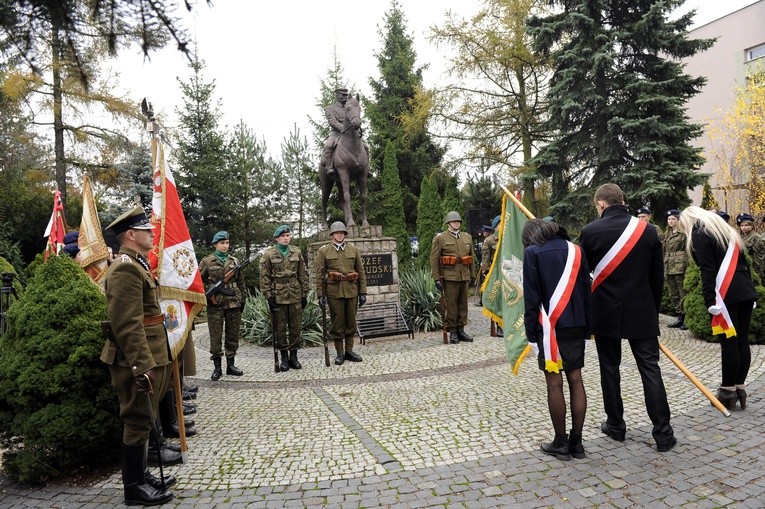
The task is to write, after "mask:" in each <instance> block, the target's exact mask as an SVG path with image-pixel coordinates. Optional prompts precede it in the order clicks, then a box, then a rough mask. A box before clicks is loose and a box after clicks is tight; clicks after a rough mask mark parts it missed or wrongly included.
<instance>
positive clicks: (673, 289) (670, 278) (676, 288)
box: [665, 274, 685, 314]
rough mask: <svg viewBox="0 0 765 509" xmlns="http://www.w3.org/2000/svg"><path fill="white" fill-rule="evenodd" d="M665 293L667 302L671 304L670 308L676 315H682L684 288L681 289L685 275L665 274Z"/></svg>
mask: <svg viewBox="0 0 765 509" xmlns="http://www.w3.org/2000/svg"><path fill="white" fill-rule="evenodd" d="M665 277H666V281H667V293H669V301H670V302H671V303H672V307H673V308H674V309H675V312H676V313H679V314H683V313H685V311H684V310H683V309H684V308H683V299H685V288H683V281H684V280H685V274H667V275H666V276H665Z"/></svg>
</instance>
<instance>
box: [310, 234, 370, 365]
mask: <svg viewBox="0 0 765 509" xmlns="http://www.w3.org/2000/svg"><path fill="white" fill-rule="evenodd" d="M347 234H348V231H347V230H346V229H345V225H344V224H343V223H342V222H341V221H335V222H334V223H332V226H330V227H329V235H330V237H331V239H332V241H331V242H330V243H329V244H327V245H326V246H322V247H321V248H319V250H318V251H317V253H316V271H315V277H314V279H315V281H316V295H318V297H319V305H320V306H321V307H322V309H324V308H326V307H327V306H329V316H330V319H331V321H332V325H331V326H330V329H329V335H330V337H331V338H332V339H333V340H334V342H335V350H337V357H335V364H337V365H338V366H339V365H341V364H342V363H343V362H345V361H346V360H348V361H351V362H361V356H360V355H359V354H357V353H356V352H354V351H353V338H354V335H355V334H356V309H357V308H360V307H361V306H363V305H364V303H365V302H366V301H367V277H366V274H365V273H364V265H363V263H362V261H361V253H359V250H358V249H357V248H356V246H353V245H352V244H348V243H347V242H345V236H346V235H347ZM325 288H326V293H325V291H324V290H325Z"/></svg>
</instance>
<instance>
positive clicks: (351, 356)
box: [345, 350, 361, 362]
mask: <svg viewBox="0 0 765 509" xmlns="http://www.w3.org/2000/svg"><path fill="white" fill-rule="evenodd" d="M345 360H347V361H351V362H361V355H359V354H357V353H356V352H354V351H353V350H351V351H349V352H345Z"/></svg>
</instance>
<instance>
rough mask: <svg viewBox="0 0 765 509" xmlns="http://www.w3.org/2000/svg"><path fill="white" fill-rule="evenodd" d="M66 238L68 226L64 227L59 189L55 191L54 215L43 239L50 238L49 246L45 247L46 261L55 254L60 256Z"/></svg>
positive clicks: (62, 205) (62, 206)
mask: <svg viewBox="0 0 765 509" xmlns="http://www.w3.org/2000/svg"><path fill="white" fill-rule="evenodd" d="M65 236H66V226H65V225H64V204H63V203H61V193H60V192H59V190H58V189H56V190H55V191H53V213H52V214H51V215H50V221H48V226H47V227H46V228H45V233H44V234H43V237H47V238H48V245H47V246H45V255H44V257H43V258H44V259H45V260H47V259H48V255H50V254H51V253H53V254H54V255H58V253H59V251H61V249H62V248H63V247H64V237H65Z"/></svg>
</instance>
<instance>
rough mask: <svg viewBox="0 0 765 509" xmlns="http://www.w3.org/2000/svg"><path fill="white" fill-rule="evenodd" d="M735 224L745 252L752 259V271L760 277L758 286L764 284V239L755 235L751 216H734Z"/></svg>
mask: <svg viewBox="0 0 765 509" xmlns="http://www.w3.org/2000/svg"><path fill="white" fill-rule="evenodd" d="M736 224H737V225H738V231H739V234H740V235H741V240H743V241H744V246H745V247H746V252H747V254H748V255H749V256H750V257H751V258H752V269H753V270H754V272H756V273H757V275H758V276H760V284H765V238H763V237H762V235H759V234H757V233H755V231H754V217H753V216H752V215H751V214H747V213H746V212H744V213H743V214H739V215H738V216H736Z"/></svg>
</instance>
